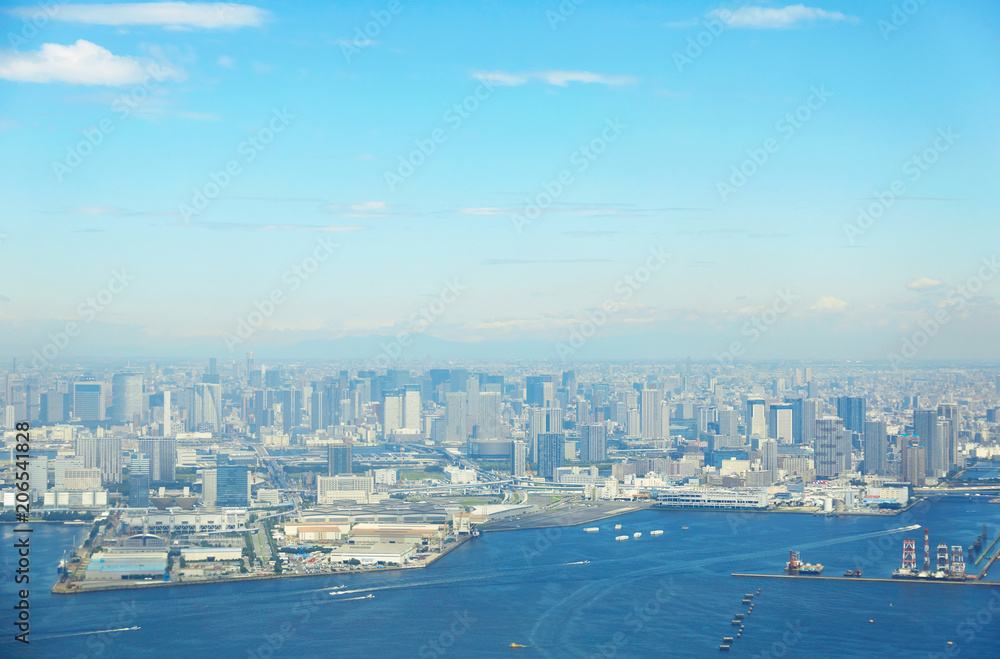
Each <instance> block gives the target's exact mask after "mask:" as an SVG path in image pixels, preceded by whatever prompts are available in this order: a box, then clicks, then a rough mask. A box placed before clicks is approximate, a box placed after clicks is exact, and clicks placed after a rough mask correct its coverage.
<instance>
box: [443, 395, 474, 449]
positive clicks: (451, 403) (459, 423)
mask: <svg viewBox="0 0 1000 659" xmlns="http://www.w3.org/2000/svg"><path fill="white" fill-rule="evenodd" d="M468 414H469V412H468V409H467V406H466V404H465V392H464V391H449V392H447V393H445V395H444V418H445V424H446V428H447V429H446V430H445V439H446V441H448V442H449V443H452V444H454V443H456V442H464V441H465V440H466V439H467V438H468V431H467V430H466V427H465V422H466V417H467V416H468Z"/></svg>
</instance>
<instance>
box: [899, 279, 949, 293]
mask: <svg viewBox="0 0 1000 659" xmlns="http://www.w3.org/2000/svg"><path fill="white" fill-rule="evenodd" d="M943 284H944V282H943V281H941V280H940V279H934V278H933V277H918V278H917V279H911V280H910V281H908V282H906V287H907V288H908V289H910V290H911V291H926V290H927V289H930V288H938V287H939V286H942V285H943Z"/></svg>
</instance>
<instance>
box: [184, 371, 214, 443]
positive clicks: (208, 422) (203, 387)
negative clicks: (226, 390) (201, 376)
mask: <svg viewBox="0 0 1000 659" xmlns="http://www.w3.org/2000/svg"><path fill="white" fill-rule="evenodd" d="M188 415H189V416H188V419H189V426H190V429H191V430H199V429H202V430H210V431H211V432H212V433H213V434H216V435H217V434H219V433H220V432H221V431H222V385H218V384H209V383H204V382H199V383H196V384H195V385H194V387H193V388H192V389H191V408H190V409H189V410H188Z"/></svg>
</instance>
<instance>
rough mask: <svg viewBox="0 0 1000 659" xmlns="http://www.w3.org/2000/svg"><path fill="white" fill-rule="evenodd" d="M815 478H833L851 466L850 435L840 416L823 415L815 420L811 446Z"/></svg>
mask: <svg viewBox="0 0 1000 659" xmlns="http://www.w3.org/2000/svg"><path fill="white" fill-rule="evenodd" d="M813 453H814V461H815V463H816V464H815V466H816V478H824V479H827V478H833V477H835V476H837V475H838V474H841V473H843V472H846V471H848V470H850V468H851V436H850V431H846V429H845V428H844V422H843V420H842V419H841V418H840V417H836V416H824V417H822V418H820V419H817V420H816V440H815V443H814V448H813Z"/></svg>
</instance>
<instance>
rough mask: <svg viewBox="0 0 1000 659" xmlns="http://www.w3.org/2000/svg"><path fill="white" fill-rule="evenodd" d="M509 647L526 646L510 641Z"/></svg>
mask: <svg viewBox="0 0 1000 659" xmlns="http://www.w3.org/2000/svg"><path fill="white" fill-rule="evenodd" d="M510 647H512V648H523V647H526V646H524V645H521V644H520V643H511V644H510Z"/></svg>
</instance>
